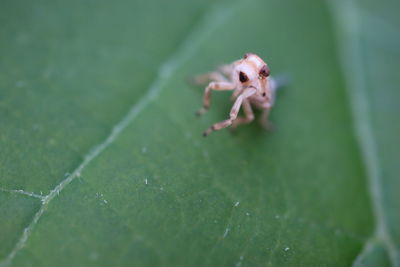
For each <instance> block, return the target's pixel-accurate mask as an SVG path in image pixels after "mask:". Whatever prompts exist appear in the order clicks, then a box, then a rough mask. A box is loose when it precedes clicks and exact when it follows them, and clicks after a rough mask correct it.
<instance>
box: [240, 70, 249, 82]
mask: <svg viewBox="0 0 400 267" xmlns="http://www.w3.org/2000/svg"><path fill="white" fill-rule="evenodd" d="M239 80H240V81H241V82H242V83H245V82H247V81H248V80H249V77H247V75H246V74H244V72H242V71H241V72H239Z"/></svg>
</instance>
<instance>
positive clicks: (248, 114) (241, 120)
mask: <svg viewBox="0 0 400 267" xmlns="http://www.w3.org/2000/svg"><path fill="white" fill-rule="evenodd" d="M242 105H243V111H244V115H245V117H238V118H236V120H234V121H233V123H232V127H236V126H238V125H239V124H247V123H250V122H252V121H253V120H254V113H253V109H252V108H251V105H250V102H249V100H247V99H245V100H243V104H242Z"/></svg>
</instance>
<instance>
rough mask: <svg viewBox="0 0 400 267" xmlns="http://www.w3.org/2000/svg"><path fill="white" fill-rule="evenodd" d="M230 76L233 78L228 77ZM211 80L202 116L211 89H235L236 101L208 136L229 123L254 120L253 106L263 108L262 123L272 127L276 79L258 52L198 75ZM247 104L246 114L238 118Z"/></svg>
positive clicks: (198, 78)
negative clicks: (240, 110) (271, 114)
mask: <svg viewBox="0 0 400 267" xmlns="http://www.w3.org/2000/svg"><path fill="white" fill-rule="evenodd" d="M228 77H229V79H228ZM207 81H211V82H210V83H209V84H208V86H207V87H206V88H205V92H204V98H203V107H202V108H201V109H200V110H199V111H198V112H197V114H199V115H201V114H203V113H204V112H206V111H207V109H208V108H209V106H210V100H211V90H217V91H221V90H233V95H232V99H233V100H235V103H234V104H233V107H232V109H231V112H230V113H229V119H227V120H224V121H221V122H218V123H216V124H213V125H212V126H211V127H210V128H208V129H207V130H206V131H205V132H204V134H203V135H204V136H207V135H209V134H210V133H211V132H213V131H217V130H220V129H223V128H226V127H228V126H231V125H233V126H236V125H238V124H244V123H249V122H251V121H253V120H254V113H253V110H252V106H255V107H257V108H259V109H262V110H263V112H262V116H261V123H262V125H263V126H264V127H266V128H267V127H268V114H269V110H270V109H271V107H272V105H273V103H274V98H275V90H276V88H277V84H276V82H275V81H274V80H273V79H272V78H271V77H270V71H269V68H268V66H267V64H266V63H265V62H264V61H263V60H262V59H261V58H260V57H259V56H257V55H255V54H251V53H247V54H246V55H245V56H244V57H243V58H242V59H240V60H237V61H235V62H233V63H232V64H230V65H225V66H222V67H220V68H219V70H218V71H216V72H211V73H207V74H204V75H201V76H198V77H196V78H195V82H196V83H204V82H207ZM241 106H243V111H244V114H245V117H238V113H239V109H240V107H241Z"/></svg>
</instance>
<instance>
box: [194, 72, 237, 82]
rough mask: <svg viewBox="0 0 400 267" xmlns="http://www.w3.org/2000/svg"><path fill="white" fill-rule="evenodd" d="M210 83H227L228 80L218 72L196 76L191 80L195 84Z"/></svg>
mask: <svg viewBox="0 0 400 267" xmlns="http://www.w3.org/2000/svg"><path fill="white" fill-rule="evenodd" d="M210 81H214V82H229V81H228V79H227V78H226V77H225V76H224V75H222V74H221V73H220V72H217V71H214V72H209V73H205V74H202V75H198V76H196V77H194V78H193V82H194V83H195V84H205V83H207V82H210Z"/></svg>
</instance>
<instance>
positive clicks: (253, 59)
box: [236, 53, 270, 96]
mask: <svg viewBox="0 0 400 267" xmlns="http://www.w3.org/2000/svg"><path fill="white" fill-rule="evenodd" d="M236 73H237V79H238V81H239V82H240V84H242V86H246V87H248V86H253V87H255V88H257V90H258V91H259V93H261V94H262V95H263V96H264V95H265V93H266V92H264V91H265V88H266V86H262V84H264V83H265V82H266V78H267V77H268V76H269V75H270V70H269V68H268V66H267V64H266V63H265V62H264V61H263V60H262V59H261V58H260V57H259V56H257V55H255V54H251V53H247V54H245V55H244V57H243V59H242V60H240V62H239V64H238V65H237V67H236ZM263 88H264V89H263Z"/></svg>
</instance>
